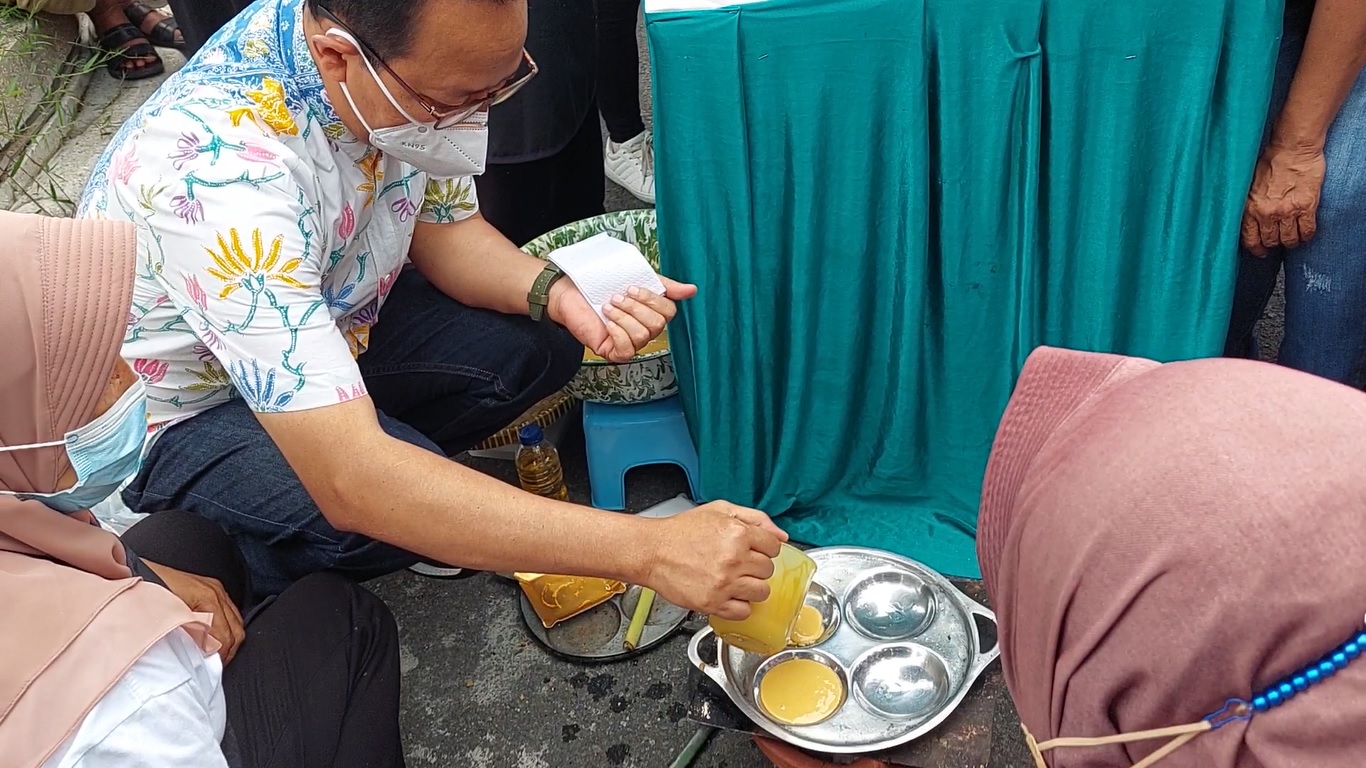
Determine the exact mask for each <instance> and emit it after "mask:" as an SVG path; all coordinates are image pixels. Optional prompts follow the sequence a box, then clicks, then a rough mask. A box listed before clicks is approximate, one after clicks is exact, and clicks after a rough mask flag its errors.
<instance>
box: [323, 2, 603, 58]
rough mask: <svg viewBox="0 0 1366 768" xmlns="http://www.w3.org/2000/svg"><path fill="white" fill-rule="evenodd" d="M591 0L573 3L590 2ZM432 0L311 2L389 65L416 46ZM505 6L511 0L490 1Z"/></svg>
mask: <svg viewBox="0 0 1366 768" xmlns="http://www.w3.org/2000/svg"><path fill="white" fill-rule="evenodd" d="M588 1H589V0H573V2H588ZM427 2H429V0H308V7H309V9H310V10H312V11H314V13H315V14H316V12H317V10H318V8H319V7H321V8H324V9H326V10H327V11H330V12H331V13H332V15H333V16H336V17H337V18H339V19H341V20H342V21H343V22H344V23H345V24H346V26H348V27H350V28H351V31H352V32H353V33H355V34H356V35H358V36H359V37H360V39H361V40H362V41H364V42H365V44H366V45H368V46H370V47H371V48H372V49H374V51H375V53H376V54H377V55H378V56H379V57H380V58H381V59H384V60H385V61H386V62H388V61H392V60H393V59H397V58H400V57H402V56H403V55H405V54H407V53H408V50H409V48H411V47H412V43H413V38H414V37H415V36H416V27H417V21H418V16H419V14H420V12H421V11H422V7H423V6H424V5H426V4H427ZM486 2H491V3H494V4H495V5H504V4H506V3H508V2H511V0H486Z"/></svg>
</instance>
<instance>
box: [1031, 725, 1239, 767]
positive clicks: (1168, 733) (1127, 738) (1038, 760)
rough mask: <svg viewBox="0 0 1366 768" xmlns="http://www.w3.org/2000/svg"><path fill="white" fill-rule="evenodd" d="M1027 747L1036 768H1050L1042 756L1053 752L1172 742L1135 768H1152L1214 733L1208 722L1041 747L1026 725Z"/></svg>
mask: <svg viewBox="0 0 1366 768" xmlns="http://www.w3.org/2000/svg"><path fill="white" fill-rule="evenodd" d="M1020 727H1021V728H1022V729H1024V733H1025V743H1026V744H1027V745H1028V746H1029V753H1030V754H1031V755H1033V756H1034V765H1035V767H1036V768H1048V763H1047V762H1045V761H1044V758H1043V753H1044V752H1048V751H1050V750H1054V749H1065V748H1069V747H1070V748H1078V747H1104V746H1107V745H1110V744H1130V743H1133V742H1137V741H1148V740H1149V739H1164V738H1169V737H1170V738H1171V741H1168V742H1167V743H1166V744H1164V745H1162V748H1161V749H1159V750H1157V751H1156V752H1154V753H1152V754H1151V755H1148V756H1147V757H1145V758H1143V760H1141V761H1140V762H1137V763H1134V766H1133V768H1149V766H1152V765H1153V764H1155V763H1157V761H1159V760H1161V759H1162V758H1164V757H1166V756H1167V755H1170V754H1171V753H1173V752H1175V751H1176V750H1178V749H1180V748H1181V747H1183V746H1185V745H1186V742H1188V741H1190V740H1191V739H1194V738H1195V737H1196V736H1199V735H1200V734H1202V733H1206V732H1208V731H1211V730H1213V729H1214V726H1213V725H1212V724H1211V723H1210V722H1209V721H1208V720H1201V721H1200V722H1198V723H1190V724H1188V725H1175V726H1172V727H1170V728H1158V729H1155V730H1151V731H1137V732H1135V733H1121V734H1119V735H1118V736H1106V737H1103V738H1098V739H1080V738H1061V739H1050V740H1048V741H1045V742H1043V743H1042V744H1040V743H1038V742H1037V741H1035V740H1034V736H1033V734H1031V733H1030V732H1029V729H1028V728H1026V727H1025V726H1024V725H1023V724H1021V725H1020Z"/></svg>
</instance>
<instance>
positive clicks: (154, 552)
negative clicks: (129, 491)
mask: <svg viewBox="0 0 1366 768" xmlns="http://www.w3.org/2000/svg"><path fill="white" fill-rule="evenodd" d="M120 538H121V539H123V543H124V544H126V545H127V546H128V548H129V549H131V550H133V552H134V553H135V554H137V556H138V557H140V558H143V559H145V560H151V561H152V562H154V563H157V564H159V565H165V566H169V567H171V568H174V569H176V570H177V571H184V572H185V573H193V574H195V575H196V576H207V577H209V578H211V579H217V580H218V583H219V584H222V585H223V591H225V592H227V593H228V598H229V599H230V600H232V602H233V605H236V606H237V610H239V611H242V612H243V613H245V612H246V611H247V610H248V609H249V607H250V606H249V605H248V604H247V601H248V600H249V599H251V574H250V573H249V571H248V568H247V562H246V560H244V559H243V558H242V552H241V550H239V549H238V548H237V545H236V544H234V543H233V541H232V537H230V536H228V534H227V532H225V531H224V530H223V529H222V528H221V527H219V525H218V524H217V523H215V522H213V521H211V520H205V519H204V518H202V517H199V516H198V515H192V514H190V513H188V512H182V511H180V510H178V509H168V510H166V511H164V512H158V513H157V514H155V515H148V516H147V517H144V518H143V519H142V520H139V521H138V522H137V524H136V525H134V526H133V527H132V528H129V529H128V530H127V531H124V533H123V535H122V536H121V537H120Z"/></svg>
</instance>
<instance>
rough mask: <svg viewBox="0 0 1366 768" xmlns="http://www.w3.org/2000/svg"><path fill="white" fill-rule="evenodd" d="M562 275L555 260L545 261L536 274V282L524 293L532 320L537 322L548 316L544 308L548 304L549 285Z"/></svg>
mask: <svg viewBox="0 0 1366 768" xmlns="http://www.w3.org/2000/svg"><path fill="white" fill-rule="evenodd" d="M562 277H564V273H563V272H561V271H560V268H559V267H558V266H556V264H555V262H553V261H547V262H546V263H545V269H542V270H541V274H539V275H537V276H536V282H534V283H532V284H531V291H530V292H528V293H527V295H526V304H527V309H529V310H531V319H532V320H535V321H536V322H538V323H539V322H540V321H542V320H544V319H545V318H546V317H547V316H548V314H547V312H546V308H547V307H548V306H549V305H550V286H552V285H554V284H555V281H556V280H559V279H560V278H562Z"/></svg>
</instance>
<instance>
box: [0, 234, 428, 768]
mask: <svg viewBox="0 0 1366 768" xmlns="http://www.w3.org/2000/svg"><path fill="white" fill-rule="evenodd" d="M0 230H3V231H4V232H5V238H4V239H3V240H0V327H3V328H4V329H5V359H4V363H3V365H0V763H3V765H4V766H5V768H39V767H40V766H41V767H42V768H106V767H109V768H114V767H115V766H118V767H120V768H122V767H123V766H143V767H145V768H160V767H161V766H166V767H167V768H170V766H195V768H201V767H210V768H212V767H219V766H232V768H238V767H239V766H240V767H241V768H255V767H256V766H267V765H270V766H291V767H294V766H298V767H300V768H324V767H327V766H358V767H359V766H370V767H371V768H384V767H387V766H401V765H402V764H403V754H402V749H401V746H400V743H399V733H398V678H399V669H398V637H397V629H396V627H395V625H394V620H393V617H392V616H391V615H390V614H389V612H388V610H387V609H386V608H385V607H384V606H383V604H382V603H380V601H379V600H378V599H377V598H375V597H374V596H373V595H371V594H370V593H368V592H366V591H365V590H364V589H362V588H361V587H359V586H356V585H354V584H351V583H350V582H347V581H345V580H344V579H342V578H341V577H338V576H333V575H330V574H318V575H316V576H313V577H309V578H308V579H304V580H302V581H300V582H298V583H297V584H296V585H294V586H293V587H291V588H290V589H289V590H288V591H286V592H285V593H283V594H281V595H280V596H279V598H278V599H277V600H276V601H275V602H274V603H273V604H270V605H268V606H264V607H263V609H262V610H259V611H258V612H257V613H256V615H255V616H254V617H252V618H251V619H250V620H249V621H248V622H247V624H246V628H245V630H243V628H242V621H241V618H240V616H239V615H238V611H237V608H236V607H234V606H233V605H232V603H231V602H230V601H229V600H228V599H227V592H226V591H225V590H224V589H223V587H222V586H221V584H220V582H227V583H230V584H231V583H234V582H239V581H241V580H242V579H243V578H244V576H243V574H242V573H232V572H230V571H231V569H230V568H229V569H227V570H219V572H217V573H214V574H210V575H213V576H214V577H215V578H202V577H199V576H194V575H191V574H190V573H186V572H184V571H182V570H176V569H173V568H170V567H167V566H165V565H159V564H157V563H172V564H175V565H177V567H178V568H183V569H184V570H185V571H190V570H194V569H195V568H196V567H200V566H212V567H218V566H219V565H220V564H221V563H222V562H225V561H226V562H228V563H229V564H231V562H232V561H233V560H234V558H233V557H231V556H223V555H222V553H221V550H222V548H223V547H224V546H226V547H227V548H228V549H229V550H230V549H231V542H230V540H229V539H228V538H227V536H226V534H224V533H223V532H222V531H221V530H217V529H216V528H214V529H212V530H206V529H205V527H204V522H203V521H202V520H198V519H195V518H191V517H190V516H188V515H184V516H182V515H177V514H176V513H169V514H166V513H159V514H157V515H154V516H153V517H152V518H149V519H148V520H147V521H146V522H145V523H140V524H139V525H137V526H135V527H134V528H133V529H132V530H130V531H129V532H128V536H127V538H126V539H125V540H123V541H121V540H120V539H119V538H117V537H115V536H114V535H113V534H112V533H109V532H107V531H105V530H103V529H102V528H100V527H99V525H98V524H97V523H96V521H95V520H94V518H93V517H92V516H91V515H90V513H89V511H88V510H89V509H90V507H91V506H93V505H94V504H96V503H98V502H100V501H102V500H103V499H104V498H105V497H107V496H108V495H109V494H111V493H112V492H113V491H114V490H115V489H116V488H117V487H118V486H119V485H120V484H121V483H123V481H124V480H126V479H127V478H128V477H130V476H132V475H133V474H135V473H136V472H137V469H138V465H139V464H140V462H141V459H142V448H143V442H144V439H145V437H146V430H147V417H146V404H145V400H144V393H143V388H142V382H141V380H140V379H138V377H137V376H136V375H134V374H133V373H132V371H130V370H129V368H128V366H127V365H126V364H124V363H123V362H122V361H121V360H120V359H119V357H118V352H119V346H120V344H121V342H122V340H123V335H124V329H125V323H126V318H127V317H128V308H129V302H130V294H131V290H132V279H133V269H134V260H135V254H136V242H135V236H134V231H133V228H132V226H131V225H128V224H124V223H114V222H102V221H73V220H65V219H48V218H43V217H38V216H27V215H20V214H14V213H9V212H3V211H0ZM163 515H165V516H163ZM144 526H146V527H144ZM128 541H141V542H145V543H146V544H147V548H144V549H143V550H142V551H141V552H140V554H141V555H142V556H143V557H145V558H148V559H147V560H143V559H140V558H139V557H138V555H136V554H134V553H133V551H131V550H130V549H129V548H128V547H127V546H125V544H126V542H128ZM139 546H140V545H139ZM153 550H157V551H153ZM215 551H217V552H218V553H217V554H214V553H215ZM194 553H208V554H206V555H204V556H201V557H196V556H194ZM153 561H155V562H153ZM200 572H201V573H204V571H203V570H201V571H200ZM233 591H234V592H237V593H239V594H243V593H245V592H246V590H245V589H244V588H242V587H241V586H240V584H239V586H238V587H237V588H235V589H234V590H233ZM234 652H235V655H234ZM225 664H226V667H225Z"/></svg>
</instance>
